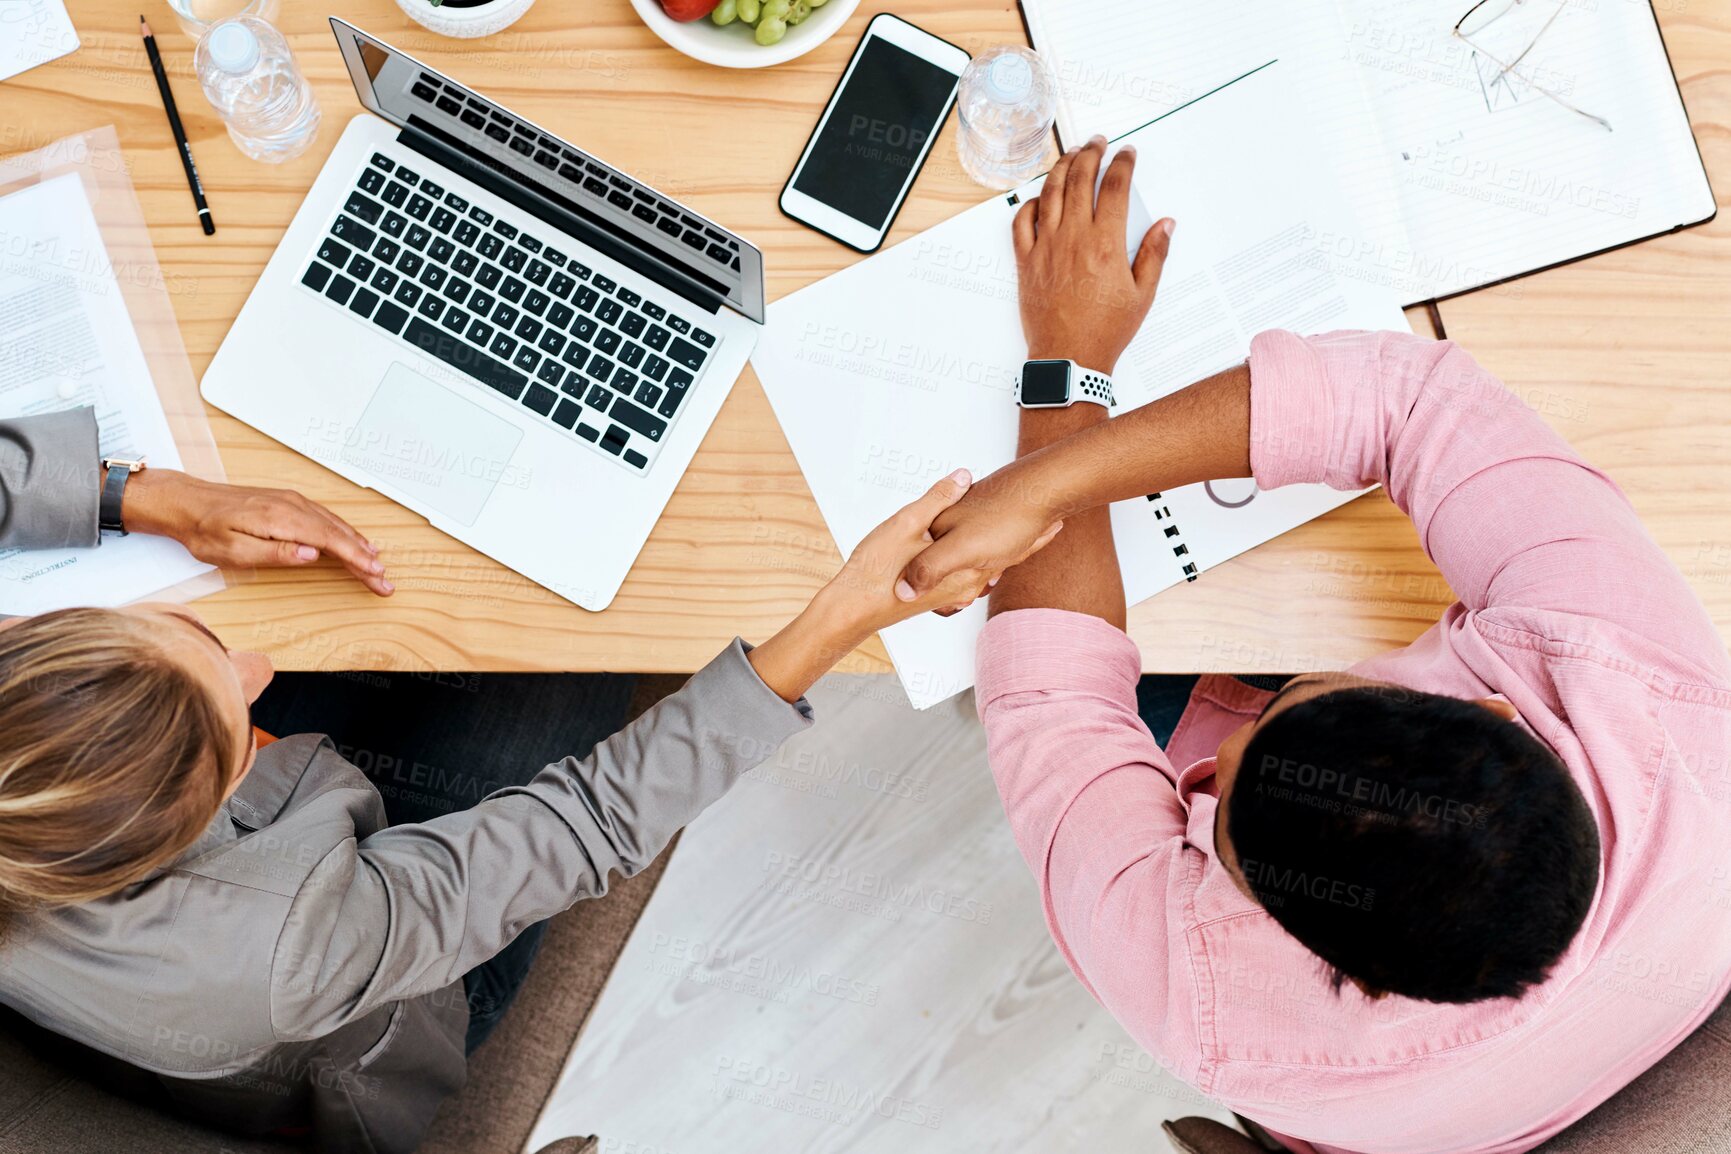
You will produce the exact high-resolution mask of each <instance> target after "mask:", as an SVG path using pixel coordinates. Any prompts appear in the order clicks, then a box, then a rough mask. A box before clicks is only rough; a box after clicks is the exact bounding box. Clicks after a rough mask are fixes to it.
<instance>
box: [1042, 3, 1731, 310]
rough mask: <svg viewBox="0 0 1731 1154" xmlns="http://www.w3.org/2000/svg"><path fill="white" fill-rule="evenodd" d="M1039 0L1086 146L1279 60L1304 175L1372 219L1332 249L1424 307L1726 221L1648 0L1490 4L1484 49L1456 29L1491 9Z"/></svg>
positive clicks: (1071, 118) (1476, 33)
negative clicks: (1304, 102) (1305, 122)
mask: <svg viewBox="0 0 1731 1154" xmlns="http://www.w3.org/2000/svg"><path fill="white" fill-rule="evenodd" d="M1021 3H1022V9H1023V13H1024V15H1025V17H1026V19H1027V23H1028V32H1029V36H1030V38H1031V39H1032V41H1033V44H1034V47H1035V48H1036V49H1037V50H1038V51H1039V52H1040V54H1041V55H1042V56H1043V57H1045V58H1046V60H1047V63H1048V64H1049V65H1050V66H1051V68H1052V70H1053V72H1054V73H1055V74H1056V76H1057V78H1058V87H1059V90H1060V93H1061V97H1062V99H1061V101H1060V104H1059V112H1058V129H1059V134H1060V135H1061V137H1062V138H1063V140H1064V142H1065V144H1067V145H1068V144H1075V143H1079V142H1080V141H1081V140H1082V139H1083V138H1085V137H1087V136H1089V135H1091V134H1093V133H1096V132H1099V133H1104V134H1105V135H1106V136H1108V137H1115V136H1118V135H1120V134H1122V133H1125V132H1128V131H1130V130H1132V129H1134V128H1135V127H1136V126H1138V125H1140V124H1143V123H1145V122H1147V121H1148V120H1149V119H1151V118H1152V117H1155V116H1158V115H1160V114H1161V113H1163V112H1165V111H1167V110H1168V109H1170V108H1173V107H1175V106H1177V105H1180V104H1183V103H1184V102H1185V101H1187V100H1190V99H1193V98H1194V97H1195V96H1196V95H1198V94H1200V93H1202V92H1205V91H1208V90H1209V89H1211V88H1213V87H1214V86H1215V85H1217V84H1219V83H1220V82H1221V80H1222V79H1224V78H1226V77H1230V76H1236V75H1239V74H1240V73H1242V72H1244V71H1245V70H1246V69H1248V68H1251V67H1254V66H1255V65H1256V64H1258V63H1261V62H1262V61H1264V60H1268V59H1271V58H1275V57H1278V58H1279V59H1280V61H1281V63H1282V64H1283V65H1286V66H1288V67H1289V69H1290V72H1291V75H1292V78H1293V82H1294V83H1295V84H1296V85H1297V86H1298V87H1300V88H1301V89H1302V90H1303V91H1304V93H1305V94H1306V96H1307V97H1308V99H1309V102H1310V107H1311V114H1312V116H1313V117H1314V124H1313V127H1314V130H1315V135H1316V139H1317V141H1318V144H1319V147H1318V148H1317V150H1316V151H1315V152H1314V154H1313V155H1310V156H1308V157H1306V158H1304V159H1303V161H1302V163H1304V164H1305V165H1307V166H1314V165H1327V166H1329V167H1331V168H1332V169H1333V170H1334V172H1335V173H1336V174H1337V175H1338V177H1339V179H1340V182H1341V185H1342V187H1343V188H1344V189H1345V191H1346V193H1347V195H1348V196H1349V197H1350V198H1351V200H1352V204H1353V209H1354V215H1355V216H1356V218H1357V221H1358V226H1357V229H1356V230H1355V231H1354V232H1352V233H1348V234H1339V235H1335V236H1330V237H1325V238H1323V246H1322V247H1323V251H1324V252H1327V253H1329V254H1330V255H1331V256H1332V257H1334V258H1336V259H1340V260H1344V261H1350V262H1351V265H1352V266H1353V267H1354V268H1356V269H1357V270H1358V271H1357V272H1355V273H1354V275H1372V276H1375V277H1377V278H1379V279H1381V280H1382V281H1384V283H1387V284H1388V285H1390V286H1391V287H1392V288H1393V289H1394V290H1395V292H1396V293H1397V295H1398V296H1399V297H1400V299H1401V301H1402V303H1405V304H1412V303H1416V302H1418V301H1423V300H1429V299H1432V298H1436V297H1443V296H1448V295H1450V294H1453V293H1459V292H1464V291H1467V290H1469V289H1473V288H1479V287H1482V286H1484V285H1487V284H1491V283H1494V282H1497V281H1501V280H1506V279H1508V278H1510V277H1515V276H1521V275H1524V274H1526V273H1530V272H1535V271H1537V270H1539V269H1542V268H1547V267H1549V266H1551V265H1554V264H1559V263H1562V262H1565V261H1569V260H1574V259H1576V258H1578V257H1582V256H1586V255H1588V254H1590V253H1594V252H1600V251H1603V250H1604V249H1607V248H1613V247H1615V246H1617V245H1621V244H1627V243H1629V242H1631V241H1635V240H1640V239H1642V238H1644V237H1649V236H1653V235H1655V234H1657V233H1661V232H1667V231H1670V230H1672V229H1677V228H1683V227H1686V226H1688V225H1691V224H1698V223H1700V222H1702V221H1705V220H1709V219H1711V218H1712V216H1713V213H1714V203H1713V193H1712V190H1711V189H1710V188H1709V187H1708V184H1707V173H1706V169H1705V168H1704V167H1703V165H1702V162H1701V156H1700V153H1699V151H1698V150H1697V148H1696V145H1695V140H1694V137H1693V136H1692V135H1691V134H1690V131H1689V121H1688V118H1687V116H1686V115H1685V113H1684V110H1683V100H1682V95H1681V94H1680V93H1679V91H1678V89H1677V83H1676V80H1675V78H1674V77H1673V75H1672V72H1671V65H1670V60H1669V58H1668V57H1667V56H1666V54H1665V45H1664V42H1663V41H1662V40H1661V39H1660V36H1659V26H1658V21H1657V19H1656V18H1655V16H1654V13H1653V9H1652V7H1651V6H1650V4H1648V3H1646V2H1645V0H1488V2H1487V3H1486V4H1485V5H1484V6H1483V7H1481V8H1480V9H1479V10H1478V12H1477V14H1476V15H1475V16H1474V17H1473V19H1472V21H1471V22H1470V23H1469V26H1468V28H1467V31H1468V32H1469V34H1470V37H1471V43H1470V44H1469V43H1468V42H1467V41H1464V40H1462V39H1460V38H1459V37H1457V36H1455V35H1453V34H1452V32H1451V30H1452V29H1453V28H1454V26H1455V24H1456V22H1457V21H1458V20H1460V19H1461V17H1462V16H1463V15H1464V14H1465V13H1466V12H1467V10H1468V9H1469V8H1470V7H1472V0H1332V2H1326V0H1324V2H1318V3H1293V2H1292V0H1232V2H1231V3H1230V4H1192V3H1187V2H1180V0H1021ZM1475 46H1476V47H1475ZM1505 65H1513V69H1512V70H1505V68H1504V66H1505ZM1565 105H1572V106H1573V108H1574V109H1578V110H1579V111H1571V109H1570V108H1569V107H1566V106H1565ZM1582 113H1590V114H1591V115H1592V116H1594V117H1598V118H1602V119H1603V120H1604V121H1606V122H1608V123H1609V125H1610V127H1609V129H1607V128H1606V127H1605V126H1604V125H1603V124H1600V123H1597V122H1596V121H1594V120H1593V119H1590V118H1589V117H1588V116H1586V115H1582ZM1155 209H1156V211H1159V206H1157V205H1156V206H1155Z"/></svg>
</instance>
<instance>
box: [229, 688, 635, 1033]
mask: <svg viewBox="0 0 1731 1154" xmlns="http://www.w3.org/2000/svg"><path fill="white" fill-rule="evenodd" d="M636 687H637V679H636V678H635V677H630V676H621V675H617V674H576V673H555V674H536V673H438V674H434V673H279V674H277V676H276V679H275V680H274V681H272V682H271V683H270V687H269V688H267V689H266V690H265V692H264V695H263V696H261V697H260V698H259V699H258V701H257V702H256V703H255V704H254V705H253V707H252V720H253V724H254V725H257V726H258V727H259V728H260V729H263V730H264V731H265V732H266V733H273V734H276V735H278V736H287V735H289V734H294V733H324V734H328V735H329V736H330V739H331V740H332V741H333V742H335V743H336V746H337V750H338V752H339V753H341V754H342V755H343V756H344V757H345V758H347V759H348V760H349V761H350V762H352V763H354V765H355V766H356V767H357V768H359V769H360V770H361V772H362V773H364V774H366V775H367V777H368V779H369V780H371V781H372V783H373V784H374V785H375V786H376V787H377V788H378V791H379V794H380V796H381V797H383V798H384V802H385V816H386V817H387V818H388V819H389V820H390V823H391V824H392V825H406V824H411V823H418V822H425V821H431V820H432V819H434V818H436V817H440V816H442V815H444V814H448V813H454V812H456V811H458V810H462V809H467V808H468V807H469V806H471V805H474V804H475V803H476V802H477V801H480V800H481V798H482V797H483V796H485V795H486V794H488V793H492V792H493V791H495V790H498V789H504V788H506V787H508V786H513V785H522V784H524V783H526V782H527V781H529V779H530V778H532V777H534V776H535V775H536V774H537V773H539V772H540V771H541V768H542V767H543V766H545V765H547V764H548V763H549V762H553V761H558V760H559V759H560V758H562V757H565V756H567V755H570V756H572V757H586V756H588V754H589V752H590V751H591V750H592V749H594V748H595V746H596V744H597V743H598V742H600V741H602V740H604V739H605V738H608V737H611V736H612V735H613V734H614V733H616V732H618V730H619V727H620V726H621V725H623V724H624V722H625V713H626V710H627V709H628V708H629V707H630V705H631V696H632V693H633V692H634V691H635V689H636ZM546 928H547V927H546V923H545V922H541V923H538V924H536V925H533V926H530V927H529V928H528V929H526V930H524V931H523V932H522V933H521V934H518V935H517V937H516V938H515V939H514V940H513V941H512V942H511V943H510V944H509V945H507V946H506V947H505V948H504V949H503V950H500V951H499V953H497V954H496V955H494V956H493V957H492V958H490V959H488V960H487V961H485V962H482V963H481V964H480V965H479V966H476V967H475V968H474V969H472V970H470V971H469V972H468V973H467V974H465V975H463V988H464V991H465V993H466V994H467V995H468V1001H469V1031H468V1035H467V1037H466V1038H465V1039H464V1041H465V1045H466V1049H467V1052H468V1053H471V1054H472V1053H474V1052H475V1048H476V1047H477V1046H479V1045H480V1044H481V1043H482V1042H483V1041H485V1040H486V1038H487V1035H488V1034H490V1033H492V1032H493V1027H495V1026H497V1025H498V1024H499V1020H500V1019H501V1018H503V1017H504V1016H505V1011H506V1010H507V1009H509V1008H510V1006H511V1003H512V1001H513V1000H515V998H516V996H517V991H518V989H519V988H521V986H522V984H523V979H524V978H526V977H528V974H529V967H530V964H531V963H533V962H534V960H535V952H536V951H537V950H538V949H540V948H541V938H542V936H543V935H544V934H545V933H546Z"/></svg>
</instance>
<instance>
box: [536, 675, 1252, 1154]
mask: <svg viewBox="0 0 1731 1154" xmlns="http://www.w3.org/2000/svg"><path fill="white" fill-rule="evenodd" d="M811 697H812V701H813V703H814V704H815V706H816V707H817V713H818V724H817V725H816V726H815V727H813V728H812V729H811V730H810V731H809V732H807V733H805V734H802V735H801V736H800V737H798V738H796V739H794V740H793V741H792V742H789V743H788V744H787V745H786V746H784V747H783V748H782V749H781V750H779V751H777V752H776V753H775V754H774V755H772V756H771V757H770V759H769V760H768V761H767V762H766V763H765V764H764V765H763V766H761V767H760V768H759V769H757V770H755V771H753V773H752V774H751V775H750V776H749V777H748V778H747V780H746V781H744V782H742V783H741V784H740V785H739V786H738V787H737V788H736V789H735V790H734V791H733V793H732V794H730V795H729V796H728V797H727V798H726V799H725V800H723V801H722V802H721V803H720V804H718V805H717V806H716V807H714V808H713V809H711V810H710V811H709V812H708V813H707V814H705V815H704V816H703V817H702V818H701V819H699V820H698V821H697V822H696V823H694V824H693V825H692V826H691V828H690V829H689V830H688V831H687V832H686V833H685V835H684V836H683V838H682V839H681V842H680V845H679V847H678V850H677V851H676V853H675V854H674V856H673V860H672V861H671V862H670V863H669V865H668V867H667V872H666V874H665V875H664V877H663V878H662V881H661V884H660V886H659V887H658V888H657V890H656V892H655V895H654V897H653V898H652V899H651V900H650V902H649V905H648V907H647V909H645V911H644V913H643V916H642V918H641V920H640V921H639V922H638V923H637V926H636V929H635V930H634V931H633V933H632V936H631V938H630V940H629V942H628V943H627V944H626V947H625V949H624V952H623V953H622V954H621V955H620V957H619V961H618V964H617V965H616V966H615V968H614V970H613V974H612V976H611V978H610V979H609V980H608V984H607V986H606V988H605V989H604V990H603V992H602V995H601V998H600V1000H599V1002H598V1003H597V1004H596V1007H595V1010H594V1012H593V1013H592V1015H591V1016H590V1018H589V1020H588V1022H587V1024H586V1025H585V1027H584V1030H583V1033H582V1035H581V1037H580V1038H579V1039H578V1043H577V1046H576V1049H575V1050H574V1052H573V1053H572V1056H571V1059H570V1061H569V1062H568V1063H567V1065H566V1068H565V1070H564V1072H563V1074H562V1075H561V1077H560V1079H559V1083H558V1086H557V1088H556V1089H555V1091H554V1092H553V1094H552V1096H551V1098H550V1099H549V1100H548V1104H547V1106H546V1108H545V1109H544V1110H543V1112H542V1115H541V1118H540V1121H539V1122H538V1124H537V1126H536V1128H535V1132H534V1134H533V1136H532V1137H531V1139H530V1141H529V1143H528V1146H527V1149H529V1150H536V1149H539V1148H540V1147H541V1146H542V1145H544V1144H546V1143H549V1142H552V1141H553V1140H555V1139H557V1138H561V1137H566V1136H570V1135H578V1134H585V1135H587V1134H594V1135H599V1136H600V1139H601V1141H600V1143H599V1148H600V1150H602V1151H609V1150H618V1151H627V1150H629V1151H638V1152H643V1154H704V1152H706V1151H715V1152H717V1154H721V1152H725V1154H736V1152H737V1151H740V1150H773V1151H777V1152H778V1154H780V1152H786V1154H793V1152H796V1151H799V1152H811V1154H817V1152H825V1154H839V1152H844V1151H845V1152H850V1154H851V1152H866V1151H883V1152H893V1154H924V1152H927V1151H933V1152H935V1151H943V1152H944V1154H955V1152H960V1151H970V1152H971V1151H1017V1152H1024V1151H1031V1150H1088V1151H1097V1152H1099V1154H1119V1152H1126V1154H1127V1152H1130V1151H1137V1152H1147V1151H1152V1152H1159V1151H1165V1150H1168V1149H1170V1147H1169V1145H1168V1143H1167V1140H1166V1138H1165V1136H1164V1135H1163V1134H1162V1133H1161V1132H1160V1122H1161V1121H1162V1120H1164V1119H1168V1118H1176V1117H1180V1116H1183V1115H1194V1114H1202V1115H1206V1116H1210V1117H1214V1118H1218V1119H1221V1120H1223V1121H1230V1115H1229V1114H1228V1113H1227V1112H1226V1111H1225V1110H1224V1109H1223V1108H1221V1107H1219V1106H1218V1105H1215V1104H1214V1103H1211V1102H1209V1101H1208V1100H1206V1099H1204V1098H1202V1097H1201V1096H1200V1095H1198V1094H1197V1093H1195V1092H1194V1091H1192V1090H1190V1089H1189V1088H1188V1087H1186V1086H1184V1085H1182V1084H1181V1083H1179V1082H1177V1081H1175V1080H1174V1079H1172V1078H1170V1077H1169V1076H1167V1075H1166V1074H1164V1073H1163V1072H1162V1071H1161V1070H1160V1069H1159V1068H1158V1067H1157V1066H1156V1065H1155V1064H1154V1063H1153V1061H1152V1060H1151V1059H1150V1058H1149V1057H1148V1056H1147V1055H1146V1054H1144V1053H1143V1052H1142V1051H1141V1050H1140V1049H1138V1048H1137V1047H1136V1046H1135V1045H1134V1044H1133V1043H1132V1042H1131V1041H1130V1040H1129V1038H1128V1036H1127V1035H1125V1033H1124V1032H1123V1030H1122V1029H1121V1028H1119V1027H1118V1025H1117V1024H1116V1023H1114V1022H1113V1021H1112V1019H1111V1018H1110V1017H1109V1016H1108V1015H1107V1014H1106V1013H1105V1011H1104V1010H1102V1009H1101V1008H1100V1007H1099V1005H1098V1004H1097V1003H1095V1002H1094V1000H1093V999H1092V998H1091V997H1090V996H1089V995H1088V993H1087V992H1086V991H1085V990H1084V989H1083V988H1082V986H1081V985H1080V984H1079V983H1078V982H1077V981H1076V979H1075V978H1074V976H1073V975H1071V974H1070V972H1069V970H1068V969H1067V968H1066V967H1065V965H1064V964H1063V962H1062V960H1061V959H1060V958H1059V957H1058V955H1057V952H1056V950H1055V949H1054V948H1053V946H1052V944H1051V942H1050V939H1049V938H1048V937H1047V933H1046V927H1045V922H1044V920H1043V918H1042V916H1041V911H1040V906H1039V897H1038V893H1037V891H1036V890H1035V887H1034V883H1033V880H1032V878H1031V876H1030V875H1029V872H1028V869H1027V866H1026V865H1025V864H1024V862H1023V861H1022V858H1021V855H1020V853H1019V852H1018V851H1017V849H1016V847H1015V844H1014V842H1013V841H1012V840H1011V838H1010V834H1009V830H1008V828H1007V827H1006V825H1005V822H1004V815H1003V810H1002V807H1001V805H1000V804H999V801H998V797H997V793H996V791H995V790H994V788H993V785H992V780H991V776H990V773H989V771H988V769H987V766H986V756H985V735H984V733H983V732H982V731H981V729H980V726H979V724H978V722H977V721H976V720H975V718H974V714H973V702H972V697H971V695H964V696H963V697H961V698H958V699H956V700H953V701H951V702H949V703H946V704H944V705H941V706H938V707H936V708H934V709H931V710H929V711H927V712H924V713H916V712H915V711H913V710H912V709H911V708H909V707H908V705H907V704H906V700H905V698H904V697H903V696H902V693H901V691H900V689H899V688H898V687H897V686H896V684H895V682H894V680H893V679H892V678H889V677H841V676H836V677H830V678H827V679H825V681H824V682H823V683H822V684H821V685H819V686H818V688H817V689H816V690H815V691H814V692H813V693H812V695H811Z"/></svg>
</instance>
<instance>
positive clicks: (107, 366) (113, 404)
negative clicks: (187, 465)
mask: <svg viewBox="0 0 1731 1154" xmlns="http://www.w3.org/2000/svg"><path fill="white" fill-rule="evenodd" d="M0 239H3V241H4V244H3V245H0V416H5V417H21V416H28V415H30V414H33V413H46V412H53V411H55V410H59V409H71V408H77V407H79V406H83V405H90V406H93V407H94V408H95V410H96V420H97V425H98V428H99V430H100V440H101V448H102V452H103V454H104V455H112V456H120V457H128V458H134V457H138V456H148V458H149V461H150V464H151V465H152V466H153V467H156V468H164V469H178V468H180V466H181V460H180V452H179V450H178V449H176V447H175V444H174V437H173V435H172V434H171V432H170V431H169V426H168V419H167V416H166V415H165V414H164V412H163V409H162V403H161V401H159V400H158V399H157V395H156V389H155V386H154V384H153V383H152V380H151V376H150V366H149V364H148V363H147V362H146V360H145V356H144V351H143V349H142V348H141V347H140V346H139V343H138V335H137V333H136V332H135V331H134V329H133V327H132V320H131V317H130V315H129V314H128V313H127V310H126V302H125V300H124V299H123V298H122V296H121V293H120V285H119V283H118V281H117V280H116V278H115V273H114V267H113V265H112V264H110V262H109V259H108V250H107V247H106V246H105V245H104V244H103V243H102V235H101V232H100V231H99V230H98V229H97V225H96V217H95V215H94V214H93V213H92V212H91V207H90V201H89V198H88V197H87V196H86V195H85V192H84V186H83V183H82V181H81V180H80V179H79V177H78V175H77V174H76V173H67V174H65V175H63V176H57V177H53V178H51V179H49V180H45V181H42V182H41V183H39V184H34V185H31V186H29V187H27V188H24V189H21V190H19V191H17V192H14V193H12V194H10V195H9V196H6V197H4V198H0ZM69 483H71V482H70V481H69ZM211 571H212V567H211V566H209V565H206V564H204V563H203V562H201V561H198V560H195V559H194V558H193V557H192V556H191V555H190V554H189V553H187V551H186V550H185V549H183V548H182V547H181V546H180V545H179V544H178V543H176V542H174V541H170V540H167V539H166V538H162V537H146V536H141V535H137V534H134V535H132V536H128V537H110V538H107V539H105V540H104V541H103V543H102V544H101V546H100V547H98V548H93V549H54V550H36V551H30V552H26V551H23V550H18V549H7V550H0V613H5V614H33V613H43V612H47V611H48V610H51V609H60V608H64V607H66V606H71V605H123V604H125V603H127V602H130V601H136V600H139V599H140V598H143V597H148V596H150V595H151V594H154V593H158V592H160V591H162V590H164V589H168V588H170V587H171V586H175V585H179V584H180V583H182V582H184V581H187V580H190V579H192V578H194V577H197V576H199V575H200V574H204V573H209V572H211Z"/></svg>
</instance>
